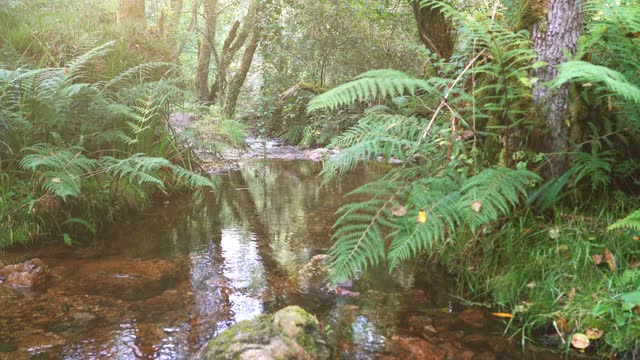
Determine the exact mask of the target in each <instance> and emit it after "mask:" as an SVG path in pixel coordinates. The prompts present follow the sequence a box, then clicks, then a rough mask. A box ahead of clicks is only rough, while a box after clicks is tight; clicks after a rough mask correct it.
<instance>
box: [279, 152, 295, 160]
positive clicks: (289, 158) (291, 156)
mask: <svg viewBox="0 0 640 360" xmlns="http://www.w3.org/2000/svg"><path fill="white" fill-rule="evenodd" d="M282 158H283V159H285V160H295V159H296V154H293V153H288V154H286V155H284V156H283V157H282Z"/></svg>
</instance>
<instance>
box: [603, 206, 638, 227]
mask: <svg viewBox="0 0 640 360" xmlns="http://www.w3.org/2000/svg"><path fill="white" fill-rule="evenodd" d="M623 228H627V229H632V230H636V231H640V210H636V211H634V212H632V213H631V214H629V215H628V216H627V217H625V218H623V219H620V220H618V221H616V222H614V223H613V224H611V225H609V227H608V229H609V230H615V229H623Z"/></svg>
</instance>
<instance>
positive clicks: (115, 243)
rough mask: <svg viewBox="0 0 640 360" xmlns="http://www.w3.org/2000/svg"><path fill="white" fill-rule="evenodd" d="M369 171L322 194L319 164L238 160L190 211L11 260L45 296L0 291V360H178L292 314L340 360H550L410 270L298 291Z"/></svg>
mask: <svg viewBox="0 0 640 360" xmlns="http://www.w3.org/2000/svg"><path fill="white" fill-rule="evenodd" d="M388 166H392V165H389V164H384V163H374V164H371V165H368V166H367V167H361V168H358V169H357V170H356V171H354V172H352V173H351V174H348V175H346V176H344V177H343V178H341V179H338V180H337V181H335V182H333V183H331V184H329V185H327V186H324V187H322V186H320V185H321V184H320V179H319V178H318V176H317V174H318V172H319V171H320V170H321V164H320V163H316V162H312V161H308V160H283V159H271V160H267V161H266V162H264V161H262V160H260V159H247V160H246V161H245V163H244V164H243V166H242V168H241V170H237V171H232V172H229V173H228V174H224V175H221V176H220V178H221V181H220V188H219V190H218V191H216V192H215V193H213V192H211V193H207V194H205V195H203V196H201V197H200V198H199V199H195V200H194V198H193V197H192V196H185V197H179V198H174V199H171V200H170V201H164V200H163V201H160V202H159V203H157V204H154V206H152V207H151V208H150V210H148V211H146V212H145V213H144V214H142V215H138V216H136V217H132V218H129V219H127V220H126V221H124V222H121V223H118V224H115V225H113V226H112V227H110V228H109V229H107V230H106V231H104V232H103V233H102V234H101V235H100V236H99V239H98V240H97V241H92V242H90V243H84V244H81V245H77V246H74V247H71V248H69V247H66V246H64V245H62V244H58V243H53V244H39V245H36V246H33V247H30V248H26V249H10V250H7V251H6V252H5V253H4V254H2V256H0V261H2V262H4V263H16V262H21V261H26V260H28V259H31V258H34V257H38V258H40V259H41V260H42V261H43V262H44V263H45V264H47V266H48V267H49V269H50V272H51V275H52V280H51V282H50V284H49V286H48V288H47V289H46V291H44V292H30V291H24V290H20V291H17V290H14V289H10V288H7V287H4V286H0V303H1V304H2V306H1V307H0V358H7V359H31V358H33V359H188V358H190V357H191V356H193V354H195V352H196V351H198V349H200V348H201V347H202V346H203V345H204V344H205V343H206V342H207V340H209V339H211V338H212V337H215V336H216V335H218V334H220V332H222V331H224V330H225V329H227V328H228V327H230V326H231V325H233V324H234V323H236V322H239V321H242V320H245V319H251V318H253V317H255V316H257V315H259V314H263V313H272V312H274V311H276V310H278V309H280V308H282V307H284V306H287V305H300V306H301V307H303V308H304V309H305V310H307V311H308V312H310V313H312V314H315V315H316V317H317V318H318V320H319V321H320V322H321V324H322V325H323V326H324V329H325V331H326V333H327V334H328V336H329V338H330V340H331V343H332V346H333V348H334V357H335V358H336V359H377V358H382V359H404V358H407V356H408V355H407V354H413V355H411V357H412V358H422V359H430V358H434V357H435V355H433V354H434V352H435V353H437V352H439V351H446V352H447V353H448V354H450V357H451V358H460V359H522V358H528V359H556V358H559V357H558V356H557V355H553V354H549V353H541V352H522V350H521V347H520V346H519V345H518V344H516V343H515V342H512V341H509V340H508V339H506V338H505V337H504V336H503V331H504V328H505V325H504V324H505V320H504V319H498V318H495V317H492V316H491V315H490V310H489V309H485V308H481V307H467V306H463V305H462V304H460V302H458V301H457V300H456V298H454V297H452V296H451V294H452V291H453V290H452V288H453V287H454V285H455V284H452V282H453V278H452V277H451V276H450V275H448V274H446V273H445V272H444V271H442V270H441V269H439V268H438V267H435V266H426V265H420V266H418V265H415V264H413V265H412V264H408V265H405V266H404V267H402V268H400V269H399V270H398V271H395V272H394V273H393V274H391V275H389V274H386V272H385V271H373V272H367V273H364V274H362V276H361V278H360V279H359V280H357V281H355V283H354V287H353V290H354V292H358V293H359V294H360V295H359V296H339V295H336V294H331V293H328V292H326V291H324V290H322V289H318V288H313V287H309V286H306V285H305V284H304V283H303V282H302V281H300V276H299V274H300V270H301V269H302V267H303V266H304V265H305V264H306V263H308V262H309V260H310V259H311V258H312V257H313V256H315V255H318V254H323V253H324V252H326V250H327V249H328V248H329V247H330V245H331V233H332V228H331V227H332V225H333V222H334V220H335V216H334V213H335V211H336V210H337V209H338V208H339V207H340V205H341V204H343V203H344V201H345V200H344V198H343V195H344V194H346V193H347V192H349V191H350V190H353V189H355V188H356V187H357V186H359V185H361V184H362V183H363V182H364V181H367V180H372V179H374V178H376V177H377V176H379V174H381V173H382V172H384V171H385V169H387V168H388Z"/></svg>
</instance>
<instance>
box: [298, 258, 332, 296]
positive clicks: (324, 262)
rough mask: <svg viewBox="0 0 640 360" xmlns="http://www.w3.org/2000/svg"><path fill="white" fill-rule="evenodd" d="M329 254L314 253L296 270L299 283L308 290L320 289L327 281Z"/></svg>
mask: <svg viewBox="0 0 640 360" xmlns="http://www.w3.org/2000/svg"><path fill="white" fill-rule="evenodd" d="M329 260H330V257H329V255H326V254H320V255H316V256H314V257H312V258H311V260H309V262H308V263H306V264H305V265H304V266H303V267H302V269H300V271H299V272H298V276H299V278H300V284H301V286H302V287H303V288H305V289H307V290H309V289H313V288H315V289H316V290H317V289H320V288H322V287H323V286H325V285H326V284H327V283H328V282H329Z"/></svg>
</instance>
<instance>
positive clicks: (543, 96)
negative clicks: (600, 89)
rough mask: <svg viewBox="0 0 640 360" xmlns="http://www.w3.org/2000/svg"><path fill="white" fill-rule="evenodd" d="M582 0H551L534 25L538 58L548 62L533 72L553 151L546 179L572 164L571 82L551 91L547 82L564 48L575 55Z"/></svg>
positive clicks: (537, 101) (555, 71)
mask: <svg viewBox="0 0 640 360" xmlns="http://www.w3.org/2000/svg"><path fill="white" fill-rule="evenodd" d="M582 5H583V1H582V0H550V1H549V5H548V12H547V13H546V15H543V17H542V18H541V19H540V20H539V21H538V22H537V23H536V24H535V25H534V27H533V40H534V46H535V51H536V53H537V55H538V59H537V60H538V61H544V62H546V63H547V65H545V66H542V67H540V68H538V69H536V70H535V71H534V76H535V77H537V78H538V82H537V83H536V84H535V86H534V87H533V100H534V102H535V104H536V105H537V107H538V109H539V110H540V111H541V114H542V115H543V118H544V121H545V123H546V126H547V128H548V130H549V132H550V134H549V137H548V141H547V142H546V144H545V145H546V146H545V149H546V151H547V152H549V153H550V157H549V165H550V166H549V168H548V169H547V170H546V171H545V176H546V177H547V178H550V177H554V176H559V175H561V174H563V173H564V172H565V171H566V170H567V169H568V167H569V162H568V156H567V154H566V151H567V149H568V141H567V139H568V126H567V124H566V120H568V118H567V116H568V115H569V99H568V96H569V84H565V85H563V86H562V87H560V88H559V89H557V91H554V92H551V91H549V88H548V86H547V85H546V84H545V83H546V82H548V81H550V80H552V79H553V78H555V77H556V76H557V75H558V69H557V65H558V64H560V63H562V62H564V61H566V59H565V57H564V53H563V52H564V51H567V52H569V53H571V54H572V55H573V54H575V52H576V49H577V45H578V38H579V37H580V33H581V30H582V25H583V14H582Z"/></svg>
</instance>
